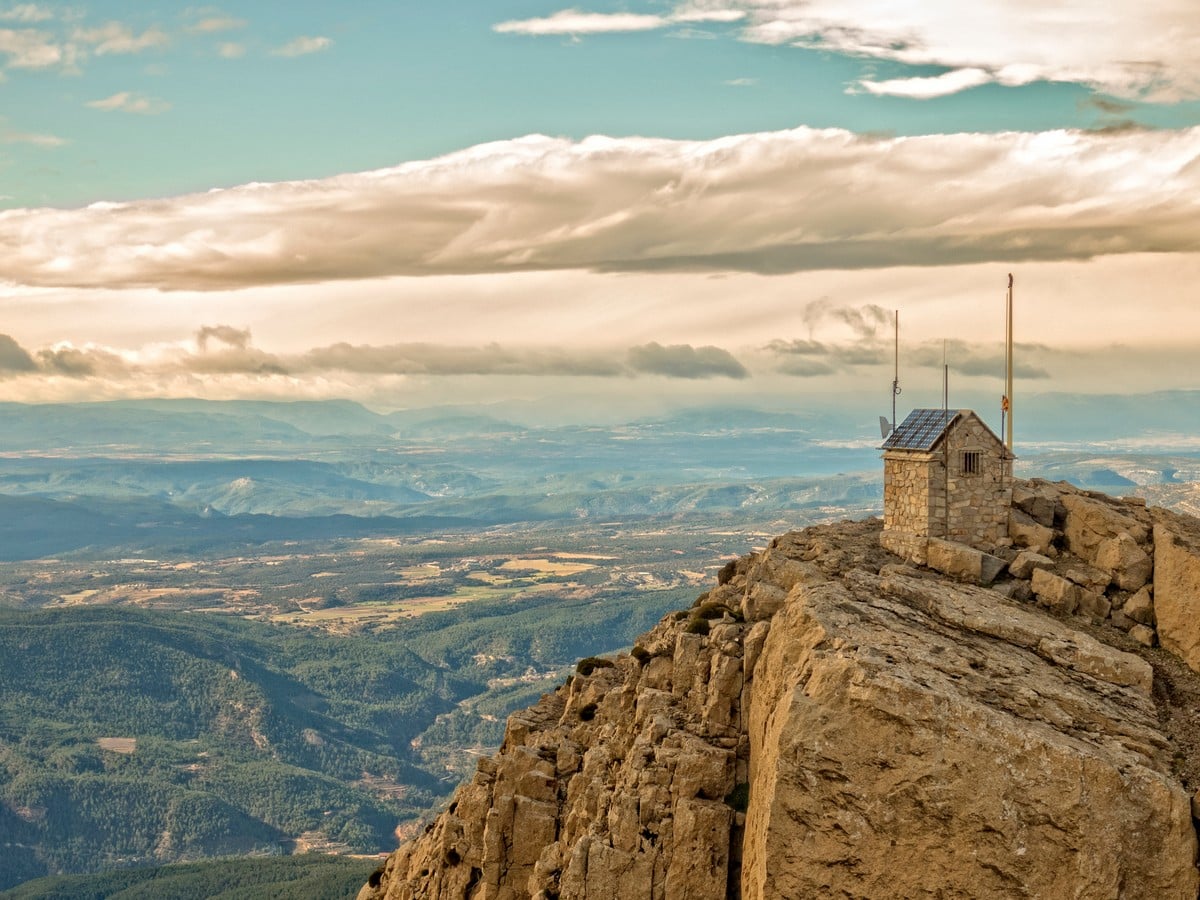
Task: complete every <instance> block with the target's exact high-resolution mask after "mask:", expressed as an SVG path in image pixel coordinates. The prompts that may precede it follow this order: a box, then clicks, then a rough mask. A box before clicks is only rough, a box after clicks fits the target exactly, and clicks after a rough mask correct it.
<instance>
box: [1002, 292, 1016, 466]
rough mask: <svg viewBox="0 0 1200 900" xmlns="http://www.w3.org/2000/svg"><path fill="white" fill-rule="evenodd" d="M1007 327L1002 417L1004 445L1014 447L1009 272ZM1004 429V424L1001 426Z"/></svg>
mask: <svg viewBox="0 0 1200 900" xmlns="http://www.w3.org/2000/svg"><path fill="white" fill-rule="evenodd" d="M1006 306H1007V327H1006V329H1005V355H1004V399H1003V401H1002V402H1001V404H1000V409H1001V418H1002V419H1004V418H1007V420H1008V421H1007V430H1006V431H1005V439H1004V446H1005V447H1006V448H1007V449H1008V452H1009V453H1010V454H1011V453H1012V449H1013V401H1012V396H1013V277H1012V273H1011V272H1010V273H1009V274H1008V298H1007V304H1006ZM1001 427H1002V430H1003V428H1004V426H1001Z"/></svg>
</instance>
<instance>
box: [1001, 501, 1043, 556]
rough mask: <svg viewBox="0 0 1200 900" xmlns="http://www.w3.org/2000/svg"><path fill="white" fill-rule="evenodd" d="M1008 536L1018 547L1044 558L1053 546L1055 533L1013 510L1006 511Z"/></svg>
mask: <svg viewBox="0 0 1200 900" xmlns="http://www.w3.org/2000/svg"><path fill="white" fill-rule="evenodd" d="M1008 536H1009V537H1010V538H1012V540H1013V543H1014V544H1016V545H1017V546H1018V547H1028V548H1029V549H1030V550H1033V551H1034V552H1035V553H1040V554H1042V555H1043V556H1044V555H1045V554H1047V553H1049V552H1050V548H1051V547H1053V546H1054V538H1055V531H1054V529H1053V528H1048V527H1047V526H1045V525H1042V524H1040V523H1038V522H1036V521H1034V519H1032V518H1031V517H1030V516H1029V515H1027V514H1026V513H1024V512H1022V511H1021V510H1019V509H1015V508H1014V509H1010V510H1009V511H1008Z"/></svg>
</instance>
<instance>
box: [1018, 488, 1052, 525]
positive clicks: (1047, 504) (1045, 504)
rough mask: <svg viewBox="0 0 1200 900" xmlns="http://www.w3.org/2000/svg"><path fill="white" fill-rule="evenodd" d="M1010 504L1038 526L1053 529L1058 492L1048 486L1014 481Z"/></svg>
mask: <svg viewBox="0 0 1200 900" xmlns="http://www.w3.org/2000/svg"><path fill="white" fill-rule="evenodd" d="M1012 504H1013V506H1014V507H1015V508H1017V509H1019V510H1020V511H1021V512H1023V513H1025V515H1027V516H1028V517H1029V518H1030V519H1032V520H1033V521H1034V522H1037V523H1038V524H1039V525H1044V526H1045V527H1047V528H1053V527H1054V513H1055V510H1056V508H1057V507H1058V505H1059V501H1058V492H1057V491H1056V490H1054V488H1052V487H1050V486H1049V485H1045V484H1042V483H1039V482H1028V481H1014V482H1013V489H1012Z"/></svg>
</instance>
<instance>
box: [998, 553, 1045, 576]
mask: <svg viewBox="0 0 1200 900" xmlns="http://www.w3.org/2000/svg"><path fill="white" fill-rule="evenodd" d="M1053 568H1054V560H1052V559H1051V558H1050V557H1048V556H1042V554H1040V553H1035V552H1034V551H1032V550H1022V551H1021V552H1020V553H1018V554H1017V558H1016V559H1014V560H1013V561H1012V563H1011V564H1010V565H1009V567H1008V571H1009V574H1011V575H1012V576H1013V578H1024V579H1029V578H1031V577H1032V576H1033V570H1034V569H1053Z"/></svg>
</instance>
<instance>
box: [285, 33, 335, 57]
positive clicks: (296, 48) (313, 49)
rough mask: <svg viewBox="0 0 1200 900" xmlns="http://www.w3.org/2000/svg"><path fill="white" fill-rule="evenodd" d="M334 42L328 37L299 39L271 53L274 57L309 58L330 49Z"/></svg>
mask: <svg viewBox="0 0 1200 900" xmlns="http://www.w3.org/2000/svg"><path fill="white" fill-rule="evenodd" d="M332 44H333V40H332V39H331V38H327V37H298V38H295V39H293V40H290V41H288V42H287V43H286V44H284V45H283V46H282V47H276V48H275V49H274V50H272V51H271V55H272V56H288V57H292V56H307V55H308V54H310V53H320V52H321V51H322V50H326V49H328V48H329V47H330V46H331V45H332Z"/></svg>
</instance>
